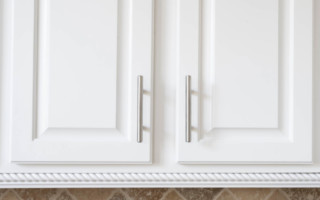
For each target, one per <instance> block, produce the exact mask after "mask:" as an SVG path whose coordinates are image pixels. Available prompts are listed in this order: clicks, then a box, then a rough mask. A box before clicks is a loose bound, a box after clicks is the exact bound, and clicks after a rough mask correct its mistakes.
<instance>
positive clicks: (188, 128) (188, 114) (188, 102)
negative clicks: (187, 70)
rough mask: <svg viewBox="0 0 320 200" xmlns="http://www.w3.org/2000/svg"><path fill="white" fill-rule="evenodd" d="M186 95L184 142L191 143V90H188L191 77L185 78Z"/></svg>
mask: <svg viewBox="0 0 320 200" xmlns="http://www.w3.org/2000/svg"><path fill="white" fill-rule="evenodd" d="M185 84H186V94H185V98H186V100H185V101H186V102H185V105H186V108H185V111H186V116H185V117H186V119H185V120H186V121H185V122H186V129H185V131H186V136H185V137H186V142H191V90H190V84H191V76H190V75H188V76H186V83H185Z"/></svg>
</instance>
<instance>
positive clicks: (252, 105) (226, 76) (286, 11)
mask: <svg viewBox="0 0 320 200" xmlns="http://www.w3.org/2000/svg"><path fill="white" fill-rule="evenodd" d="M312 13H313V1H312V0H261V1H256V0H240V1H239V0H203V1H200V0H179V3H178V20H179V21H178V56H179V57H178V67H179V70H178V73H177V76H178V89H177V91H178V92H177V94H178V95H177V110H178V112H177V113H178V114H177V121H178V126H177V134H178V138H177V145H178V161H179V162H181V163H189V164H192V163H194V164H200V163H248V164H250V163H267V164H269V163H270V164H276V163H311V162H312V120H313V119H312V48H313V47H312V46H313V45H312V43H313V36H312V32H313V21H312V18H313V14H312ZM186 76H190V79H189V80H190V82H189V85H190V90H188V89H187V85H188V84H187V83H186ZM188 91H190V101H187V95H188ZM187 108H190V112H189V114H190V118H188V112H187V110H188V109H187ZM188 121H189V124H190V126H189V125H188ZM188 127H190V134H189V136H190V142H187V141H186V140H187V136H188Z"/></svg>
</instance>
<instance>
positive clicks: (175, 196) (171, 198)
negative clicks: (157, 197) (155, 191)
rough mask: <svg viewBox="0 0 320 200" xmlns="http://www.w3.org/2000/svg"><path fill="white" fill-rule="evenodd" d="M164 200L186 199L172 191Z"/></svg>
mask: <svg viewBox="0 0 320 200" xmlns="http://www.w3.org/2000/svg"><path fill="white" fill-rule="evenodd" d="M163 200H184V199H183V198H182V197H181V196H179V194H178V193H177V192H176V191H174V190H172V191H171V192H169V193H168V194H167V195H166V196H165V197H164V198H163Z"/></svg>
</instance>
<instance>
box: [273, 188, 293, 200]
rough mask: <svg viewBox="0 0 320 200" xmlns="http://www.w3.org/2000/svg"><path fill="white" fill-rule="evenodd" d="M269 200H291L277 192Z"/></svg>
mask: <svg viewBox="0 0 320 200" xmlns="http://www.w3.org/2000/svg"><path fill="white" fill-rule="evenodd" d="M268 200H289V199H288V198H287V197H286V196H285V195H284V194H282V193H281V192H279V191H278V190H277V191H275V192H274V193H273V194H272V195H271V196H270V197H269V198H268Z"/></svg>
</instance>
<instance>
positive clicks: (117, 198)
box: [109, 192, 126, 200]
mask: <svg viewBox="0 0 320 200" xmlns="http://www.w3.org/2000/svg"><path fill="white" fill-rule="evenodd" d="M109 200H126V197H125V196H124V195H123V194H121V193H120V192H116V193H114V195H113V196H112V197H111V198H110V199H109Z"/></svg>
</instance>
